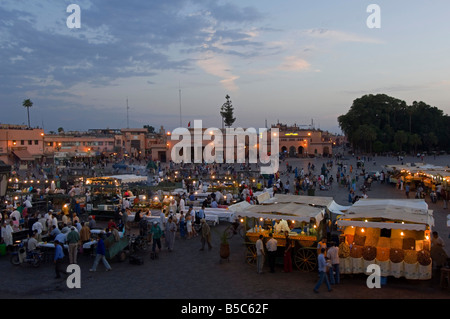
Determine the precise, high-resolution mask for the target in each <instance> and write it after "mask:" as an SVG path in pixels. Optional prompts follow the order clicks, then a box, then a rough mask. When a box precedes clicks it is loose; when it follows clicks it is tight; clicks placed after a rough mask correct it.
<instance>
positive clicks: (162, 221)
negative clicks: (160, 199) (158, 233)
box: [159, 210, 166, 231]
mask: <svg viewBox="0 0 450 319" xmlns="http://www.w3.org/2000/svg"><path fill="white" fill-rule="evenodd" d="M165 226H166V214H164V212H163V211H162V210H161V213H160V214H159V227H160V228H161V230H162V231H164V229H165Z"/></svg>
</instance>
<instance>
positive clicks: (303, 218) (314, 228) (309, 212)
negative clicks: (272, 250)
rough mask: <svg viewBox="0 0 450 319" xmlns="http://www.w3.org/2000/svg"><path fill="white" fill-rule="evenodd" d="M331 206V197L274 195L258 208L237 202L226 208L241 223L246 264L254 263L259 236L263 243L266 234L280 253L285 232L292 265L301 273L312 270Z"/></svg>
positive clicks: (284, 240)
mask: <svg viewBox="0 0 450 319" xmlns="http://www.w3.org/2000/svg"><path fill="white" fill-rule="evenodd" d="M333 203H334V201H333V199H332V198H331V197H311V196H300V195H281V194H276V195H275V196H274V197H271V198H269V199H267V200H265V201H263V202H262V203H261V204H259V205H250V204H248V203H247V204H246V202H241V203H238V204H235V205H232V206H230V208H229V209H230V210H233V211H234V212H235V214H236V215H239V216H241V218H242V219H241V222H243V223H245V227H246V229H247V231H246V239H245V244H246V246H247V251H246V261H247V262H248V263H249V264H253V263H255V261H256V247H255V244H256V241H257V240H258V238H259V236H260V235H263V236H264V240H267V238H268V237H269V234H270V233H272V234H273V237H274V238H275V239H276V240H277V245H278V246H279V247H280V248H282V249H279V251H280V252H282V251H283V250H284V247H285V244H286V235H285V232H286V231H287V232H288V236H289V238H290V239H291V240H292V243H293V244H294V249H293V255H292V262H293V264H294V266H295V267H296V268H297V269H299V270H301V271H314V270H315V269H316V267H317V244H318V241H320V240H321V238H322V237H323V236H324V235H325V236H326V233H327V227H326V225H327V223H328V222H329V217H330V216H331V212H330V211H329V208H328V207H330V206H332V205H333Z"/></svg>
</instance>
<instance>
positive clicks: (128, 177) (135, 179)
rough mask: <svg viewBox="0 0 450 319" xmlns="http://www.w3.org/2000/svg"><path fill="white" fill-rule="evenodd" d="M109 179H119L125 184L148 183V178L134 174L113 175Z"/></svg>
mask: <svg viewBox="0 0 450 319" xmlns="http://www.w3.org/2000/svg"><path fill="white" fill-rule="evenodd" d="M108 177H109V178H115V179H118V180H120V182H121V183H123V184H128V183H139V182H146V181H147V176H139V175H134V174H124V175H113V176H108Z"/></svg>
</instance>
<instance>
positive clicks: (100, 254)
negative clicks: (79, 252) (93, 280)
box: [89, 233, 112, 271]
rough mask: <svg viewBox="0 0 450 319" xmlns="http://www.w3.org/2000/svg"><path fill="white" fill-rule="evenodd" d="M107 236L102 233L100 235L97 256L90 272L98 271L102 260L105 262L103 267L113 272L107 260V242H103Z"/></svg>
mask: <svg viewBox="0 0 450 319" xmlns="http://www.w3.org/2000/svg"><path fill="white" fill-rule="evenodd" d="M104 237H105V235H104V234H103V233H102V234H100V237H99V239H98V242H97V254H96V255H95V260H94V265H93V266H92V268H91V269H89V271H96V270H97V266H98V263H99V262H100V260H101V261H102V262H103V265H105V268H106V271H110V270H112V268H111V266H110V265H109V263H108V261H107V260H106V257H105V255H106V248H105V242H104V241H103V239H104Z"/></svg>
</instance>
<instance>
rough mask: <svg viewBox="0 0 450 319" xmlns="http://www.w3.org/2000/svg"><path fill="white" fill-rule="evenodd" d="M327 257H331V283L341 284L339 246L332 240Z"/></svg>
mask: <svg viewBox="0 0 450 319" xmlns="http://www.w3.org/2000/svg"><path fill="white" fill-rule="evenodd" d="M327 257H328V258H329V259H330V262H331V267H330V284H332V285H334V284H335V283H336V284H339V282H340V271H339V247H337V246H336V245H335V243H334V242H333V241H332V242H330V248H328V251H327Z"/></svg>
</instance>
